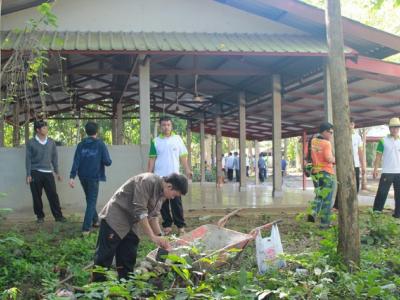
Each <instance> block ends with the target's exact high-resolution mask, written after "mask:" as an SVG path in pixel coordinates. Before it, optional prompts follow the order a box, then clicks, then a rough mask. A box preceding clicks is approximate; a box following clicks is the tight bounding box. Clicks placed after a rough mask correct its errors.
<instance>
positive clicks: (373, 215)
mask: <svg viewBox="0 0 400 300" xmlns="http://www.w3.org/2000/svg"><path fill="white" fill-rule="evenodd" d="M368 213H369V220H368V222H366V223H365V224H366V230H367V234H366V235H364V236H363V239H362V242H364V243H367V244H368V245H376V244H378V245H390V244H392V243H394V241H395V240H394V239H393V237H394V236H398V235H399V234H400V228H399V224H397V223H396V222H395V221H394V218H393V217H391V216H387V215H385V214H383V213H381V212H376V211H372V210H369V212H368Z"/></svg>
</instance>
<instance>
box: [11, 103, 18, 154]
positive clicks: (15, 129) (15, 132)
mask: <svg viewBox="0 0 400 300" xmlns="http://www.w3.org/2000/svg"><path fill="white" fill-rule="evenodd" d="M19 111H20V103H19V100H17V101H16V102H15V103H14V110H13V115H14V120H13V123H14V124H13V140H12V141H13V147H18V146H19V145H20V134H19Z"/></svg>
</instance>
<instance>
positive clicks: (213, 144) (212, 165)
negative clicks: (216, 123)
mask: <svg viewBox="0 0 400 300" xmlns="http://www.w3.org/2000/svg"><path fill="white" fill-rule="evenodd" d="M210 154H211V158H210V163H209V166H210V167H211V170H212V168H214V167H215V162H216V159H215V137H214V136H213V135H212V136H211V151H210Z"/></svg>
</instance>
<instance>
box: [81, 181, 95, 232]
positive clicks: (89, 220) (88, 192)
mask: <svg viewBox="0 0 400 300" xmlns="http://www.w3.org/2000/svg"><path fill="white" fill-rule="evenodd" d="M79 180H80V182H81V185H82V188H83V191H84V192H85V196H86V210H85V217H84V219H83V224H82V231H89V230H90V228H91V227H92V225H93V224H95V223H97V221H98V220H99V216H98V215H97V211H96V204H97V196H98V194H99V181H98V180H95V179H85V178H79Z"/></svg>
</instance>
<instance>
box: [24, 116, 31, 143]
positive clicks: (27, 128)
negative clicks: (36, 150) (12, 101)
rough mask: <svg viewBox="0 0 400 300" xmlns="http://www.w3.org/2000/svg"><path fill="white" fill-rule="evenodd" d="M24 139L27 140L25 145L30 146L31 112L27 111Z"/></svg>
mask: <svg viewBox="0 0 400 300" xmlns="http://www.w3.org/2000/svg"><path fill="white" fill-rule="evenodd" d="M24 138H25V145H27V144H28V142H29V138H30V130H29V111H28V110H27V111H26V112H25V132H24Z"/></svg>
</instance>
